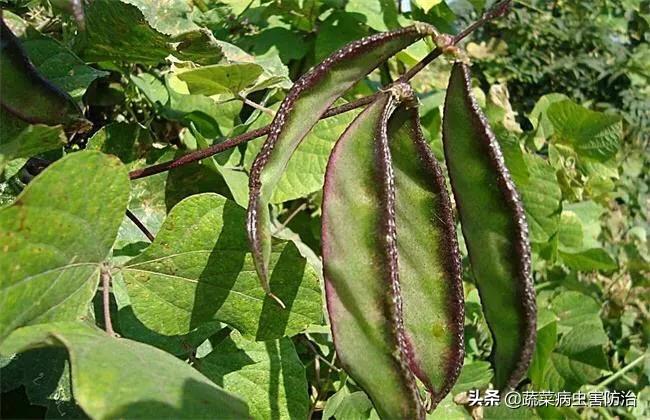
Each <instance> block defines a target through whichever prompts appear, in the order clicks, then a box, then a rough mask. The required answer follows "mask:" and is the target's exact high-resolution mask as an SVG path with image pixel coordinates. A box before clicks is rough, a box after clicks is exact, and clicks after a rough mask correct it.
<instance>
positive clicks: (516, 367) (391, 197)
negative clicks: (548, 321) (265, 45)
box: [247, 25, 536, 418]
mask: <svg viewBox="0 0 650 420" xmlns="http://www.w3.org/2000/svg"><path fill="white" fill-rule="evenodd" d="M428 35H437V32H436V31H435V30H434V29H433V28H432V27H429V26H426V25H418V26H412V27H408V28H404V29H400V30H397V31H393V32H387V33H382V34H377V35H373V36H370V37H367V38H364V39H361V40H359V41H356V42H354V43H352V44H349V45H348V46H346V47H344V48H342V49H341V50H339V51H337V52H336V53H334V54H333V55H332V56H330V57H329V58H327V59H326V60H325V61H324V62H322V63H321V64H319V65H318V66H316V67H315V68H314V69H313V70H311V71H310V72H309V73H307V74H306V75H305V76H303V77H302V78H301V79H299V80H298V81H297V82H296V84H295V85H294V86H293V88H292V89H291V90H290V91H289V93H288V95H287V97H286V98H285V100H284V101H283V103H282V104H281V106H280V109H279V111H278V113H277V115H276V117H275V119H274V121H273V123H272V125H271V130H270V134H269V136H268V138H267V140H266V142H265V144H264V146H263V148H262V150H261V152H260V153H259V155H258V156H257V158H256V160H255V162H254V164H253V166H252V169H251V174H250V200H249V208H248V219H247V231H248V234H249V240H250V243H251V247H252V251H253V258H254V260H255V264H256V268H257V271H258V274H259V278H260V280H261V284H262V287H263V288H264V290H265V291H266V292H267V294H268V295H269V296H270V297H271V298H274V299H275V300H276V301H278V303H279V304H281V305H284V304H283V303H282V302H281V301H280V300H279V299H278V298H277V297H275V295H273V292H272V290H271V289H270V287H269V282H268V279H269V272H268V267H269V258H270V249H271V240H272V238H271V233H270V232H271V231H270V220H269V217H270V215H269V209H268V204H269V199H270V197H271V195H272V193H273V189H274V187H275V185H276V184H277V183H278V180H279V178H280V176H281V175H282V172H283V171H284V169H285V168H286V166H287V163H288V161H289V159H290V158H291V156H292V154H293V152H294V151H295V150H296V148H297V147H298V146H299V145H300V143H301V142H302V140H303V139H304V138H305V136H306V135H307V133H308V132H309V130H310V129H311V128H312V127H313V126H314V125H315V124H316V122H317V121H318V120H319V119H320V118H321V116H322V115H323V114H324V113H325V111H326V110H327V109H328V107H330V106H331V105H332V104H333V103H334V102H335V101H336V100H337V99H338V98H339V97H340V96H341V95H342V94H343V93H344V92H345V91H346V90H348V89H349V88H350V87H351V86H352V85H354V84H355V83H356V82H358V81H359V80H361V79H363V78H364V77H365V76H366V75H367V74H368V73H369V72H370V71H372V70H373V69H374V68H376V67H377V66H379V65H380V64H381V63H382V62H384V61H385V60H386V59H388V58H389V57H390V56H392V55H393V54H395V53H397V52H398V51H400V50H401V49H403V48H405V47H407V46H408V45H410V44H411V43H413V42H415V41H417V40H419V39H421V38H423V37H425V36H428ZM443 144H444V150H445V158H446V166H447V169H448V174H449V178H450V181H451V185H452V190H453V193H454V198H455V202H456V207H457V210H458V216H459V219H460V224H461V227H462V232H463V235H464V237H465V242H466V244H467V249H468V253H469V258H470V263H471V266H472V270H473V273H474V277H475V281H476V286H477V288H478V290H479V294H480V296H481V301H482V304H483V310H484V313H485V318H486V320H487V323H488V326H489V328H490V331H491V333H492V338H493V350H492V361H493V365H494V369H495V377H494V380H493V383H494V386H495V387H497V388H499V389H506V388H512V387H515V386H517V384H518V383H519V382H520V381H521V379H522V378H523V376H524V375H525V374H526V370H527V368H528V365H529V363H530V359H531V356H532V351H533V349H534V345H535V331H536V329H535V318H536V316H535V314H536V309H535V294H534V289H533V285H532V278H531V273H530V249H529V244H528V243H529V242H528V233H527V226H526V220H525V217H524V214H523V210H522V205H521V203H520V200H519V198H518V194H517V191H516V189H515V187H514V185H513V183H512V181H511V179H510V176H509V173H508V170H507V168H506V166H505V164H504V160H503V157H502V155H501V152H500V148H499V144H498V142H497V140H496V139H495V137H494V135H493V134H492V131H491V129H490V127H489V125H488V123H487V121H486V119H485V117H484V115H483V114H482V112H481V110H480V108H479V107H478V106H477V104H476V101H475V99H474V98H473V96H472V92H471V75H470V72H469V67H468V66H467V65H466V64H463V63H462V62H458V63H456V64H455V65H454V67H453V69H452V72H451V78H450V81H449V87H448V90H447V99H446V102H445V107H444V121H443ZM322 245H323V268H324V277H325V287H326V297H327V307H328V312H329V318H330V324H331V329H332V334H333V338H334V344H335V347H336V351H337V354H338V356H339V360H340V363H341V365H342V366H343V367H344V368H345V370H346V371H347V372H348V373H349V374H350V376H351V377H352V378H353V379H354V380H355V382H356V383H357V384H358V385H359V386H360V387H361V388H363V389H364V390H365V391H366V393H367V394H368V395H369V396H370V398H371V400H372V401H373V403H374V405H375V408H376V409H377V411H378V413H379V414H380V416H381V417H382V418H424V417H425V414H426V411H427V410H429V411H430V410H432V409H433V408H435V406H436V405H437V403H438V402H439V401H440V400H441V399H442V398H444V397H445V395H446V394H448V393H449V391H450V390H451V388H452V386H453V384H454V382H455V381H456V379H457V378H458V375H459V373H460V370H461V367H462V363H463V355H464V346H463V324H464V298H463V286H462V274H461V264H460V252H459V248H458V242H457V240H456V230H455V222H454V217H453V211H452V204H451V200H450V197H449V194H448V192H447V187H446V183H445V178H444V176H443V173H442V170H441V168H440V165H439V164H438V162H437V161H436V159H435V157H434V155H433V154H432V152H431V150H430V149H429V146H428V144H427V141H426V140H425V139H424V136H423V134H422V130H421V128H420V120H419V116H418V104H417V99H416V97H415V94H414V92H413V91H412V89H411V87H410V86H409V85H408V84H405V83H396V84H394V85H393V86H392V87H391V88H389V89H387V90H386V91H383V92H381V93H380V94H378V95H376V96H375V98H374V100H373V101H372V102H371V103H370V104H369V105H368V106H367V107H366V108H365V109H364V110H363V111H362V112H361V113H360V114H359V115H358V116H357V117H356V119H355V120H354V121H353V122H352V123H351V124H350V126H349V127H348V128H347V129H346V130H345V132H344V133H343V134H342V135H341V137H340V139H339V140H338V142H337V143H336V146H335V148H334V150H333V151H332V154H331V155H330V158H329V162H328V165H327V170H326V175H325V187H324V193H323V216H322Z"/></svg>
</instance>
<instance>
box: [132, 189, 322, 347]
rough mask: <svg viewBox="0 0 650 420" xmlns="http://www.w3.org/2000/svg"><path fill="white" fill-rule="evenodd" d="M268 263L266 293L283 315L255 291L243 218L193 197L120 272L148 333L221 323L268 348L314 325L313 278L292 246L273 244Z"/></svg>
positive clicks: (211, 199)
mask: <svg viewBox="0 0 650 420" xmlns="http://www.w3.org/2000/svg"><path fill="white" fill-rule="evenodd" d="M272 260H273V264H272V265H273V267H274V269H273V270H272V272H273V274H272V277H271V286H272V288H273V290H274V291H276V293H277V294H278V296H281V297H282V298H283V299H284V300H285V303H286V304H287V309H284V310H283V309H282V308H280V307H279V306H278V305H277V304H276V303H274V302H273V301H272V300H271V299H269V298H268V297H266V296H265V294H264V291H263V290H260V289H259V288H258V287H256V286H255V285H256V283H257V279H256V275H255V272H254V267H253V262H252V258H251V256H250V251H249V249H248V245H247V242H246V235H245V231H244V210H243V209H242V208H241V207H239V206H237V205H236V204H234V202H232V201H228V200H226V199H225V198H223V197H220V196H218V195H215V194H201V195H195V196H192V197H190V198H188V199H186V200H184V201H182V202H181V203H180V204H179V205H178V206H176V207H175V208H173V209H172V211H171V212H170V214H169V216H168V217H167V220H165V223H164V224H163V226H162V227H161V229H160V232H159V233H158V235H157V237H156V240H155V241H154V243H153V244H152V245H151V246H150V247H149V248H147V249H146V250H145V251H144V252H143V253H142V254H141V255H139V256H138V257H136V258H135V259H132V260H130V261H129V262H127V263H126V264H125V265H124V267H122V268H121V272H122V274H123V276H124V281H125V283H126V286H127V289H128V293H129V297H130V299H131V304H132V305H133V310H134V312H135V314H136V316H137V317H138V318H139V319H140V320H141V321H142V323H143V324H144V325H146V326H147V327H148V328H150V329H151V330H153V331H156V332H158V333H160V334H165V335H178V334H187V333H188V332H189V331H191V330H192V329H194V328H195V327H197V326H200V325H201V324H204V323H206V322H212V321H221V322H224V323H227V324H229V325H231V326H233V327H234V328H236V329H238V330H239V331H241V332H242V333H243V334H244V335H245V336H247V337H253V338H255V339H256V340H269V339H274V338H279V337H282V336H285V335H294V334H296V333H299V332H301V331H303V330H304V329H305V328H306V327H307V326H309V325H310V324H318V323H320V321H321V298H320V290H319V285H318V280H317V276H316V273H315V272H314V271H313V270H312V269H311V268H310V267H308V266H307V265H306V262H305V260H304V259H303V258H302V257H301V256H300V254H299V253H298V251H297V249H296V248H295V246H294V245H292V244H277V245H276V246H275V247H274V250H273V258H272ZM244 308H245V309H244Z"/></svg>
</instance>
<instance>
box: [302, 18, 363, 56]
mask: <svg viewBox="0 0 650 420" xmlns="http://www.w3.org/2000/svg"><path fill="white" fill-rule="evenodd" d="M366 35H368V28H367V27H366V26H364V25H363V24H362V23H360V22H359V21H358V20H357V19H355V17H354V16H352V15H351V14H350V13H342V12H338V11H334V12H333V13H332V15H331V16H328V17H327V19H325V21H324V22H322V23H321V24H320V26H319V28H318V32H316V41H315V45H314V53H315V54H316V61H320V60H323V59H324V58H325V57H327V56H328V55H330V54H331V53H333V52H334V51H336V50H338V49H339V48H341V47H342V46H344V45H345V44H348V43H350V42H352V41H354V40H356V39H359V38H363V37H364V36H366Z"/></svg>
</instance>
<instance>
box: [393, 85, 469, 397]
mask: <svg viewBox="0 0 650 420" xmlns="http://www.w3.org/2000/svg"><path fill="white" fill-rule="evenodd" d="M407 86H408V85H407ZM388 140H389V144H390V152H391V156H392V162H393V172H394V174H395V175H394V177H395V217H396V223H395V224H396V226H397V251H398V259H399V281H400V285H401V291H402V301H403V307H404V311H403V316H404V327H405V330H406V338H407V341H408V343H409V344H410V347H411V348H412V355H413V357H412V360H411V365H412V366H411V369H412V370H413V372H414V373H415V375H416V376H417V377H418V379H420V381H422V382H423V383H424V385H425V386H426V388H427V389H428V390H429V393H430V394H431V401H430V403H431V408H434V407H435V405H436V404H437V403H438V402H440V400H442V399H443V398H444V397H445V396H446V395H447V394H448V393H449V391H450V390H451V387H452V386H453V384H454V383H455V382H456V379H457V378H458V375H459V374H460V369H461V367H462V365H463V356H464V345H463V325H464V321H465V314H464V299H463V285H462V269H461V262H460V251H459V249H458V242H457V239H456V228H455V223H454V218H453V214H452V207H451V202H450V199H449V193H448V192H447V186H446V184H445V178H444V176H443V174H442V170H441V169H440V165H439V164H438V162H437V160H436V158H435V157H434V155H433V152H432V151H431V149H430V148H429V145H428V144H427V142H426V140H425V139H424V136H423V133H422V129H421V126H420V117H419V115H418V109H417V106H416V104H415V103H412V102H411V103H409V102H408V101H407V102H406V103H405V106H400V107H398V108H397V109H396V110H395V112H394V114H393V116H392V117H391V119H390V121H389V124H388Z"/></svg>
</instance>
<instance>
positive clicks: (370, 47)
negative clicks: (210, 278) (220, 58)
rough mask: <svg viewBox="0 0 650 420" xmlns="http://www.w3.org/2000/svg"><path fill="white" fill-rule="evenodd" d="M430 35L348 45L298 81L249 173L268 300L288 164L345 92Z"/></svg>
mask: <svg viewBox="0 0 650 420" xmlns="http://www.w3.org/2000/svg"><path fill="white" fill-rule="evenodd" d="M432 33H434V30H433V28H432V27H430V26H428V25H422V24H418V25H415V26H410V27H407V28H403V29H399V30H396V31H392V32H385V33H380V34H376V35H372V36H369V37H366V38H363V39H361V40H359V41H355V42H352V43H351V44H349V45H347V46H345V47H343V48H342V49H340V50H339V51H337V52H335V53H334V54H332V55H331V56H330V57H328V58H327V59H325V60H324V61H323V62H322V63H321V64H319V65H318V66H316V67H315V68H313V69H312V70H311V71H309V72H308V73H306V74H305V75H304V76H302V77H301V78H300V79H299V80H298V81H297V82H296V83H295V84H294V86H293V87H292V88H291V90H290V91H289V93H288V94H287V97H286V98H285V99H284V101H283V102H282V104H281V105H280V108H279V110H278V112H277V114H276V116H275V118H274V120H273V123H272V124H271V129H270V133H269V136H268V138H267V139H266V142H265V143H264V146H263V147H262V150H261V151H260V153H259V154H258V156H257V158H256V159H255V162H253V165H252V167H251V173H250V181H249V188H250V197H249V205H248V217H247V230H248V236H249V241H250V243H251V247H252V250H253V258H254V260H255V265H256V269H257V272H258V275H259V277H260V282H261V284H262V286H263V287H264V289H265V291H266V292H267V293H268V294H270V295H271V296H273V295H272V294H271V293H270V290H269V286H268V263H269V256H270V250H271V232H270V227H269V210H268V204H269V200H270V198H271V196H272V194H273V189H274V188H275V186H276V185H277V183H278V181H279V179H280V176H281V175H282V172H283V171H284V170H285V168H286V166H287V163H288V161H289V159H290V158H291V156H292V155H293V153H294V151H295V150H296V148H297V147H298V145H299V144H300V143H301V142H302V140H303V139H304V137H305V136H306V135H307V133H308V132H309V130H311V128H312V127H313V126H314V125H315V124H316V123H317V122H318V120H319V119H320V117H321V116H322V115H323V114H324V113H325V111H326V110H327V109H328V108H329V107H330V106H331V105H332V104H333V103H334V102H335V101H336V100H337V99H338V98H339V97H340V96H341V95H342V94H343V93H345V91H347V90H348V89H349V88H351V87H352V86H353V85H354V84H355V83H357V82H358V81H359V80H361V79H363V78H364V77H365V76H366V75H367V74H368V73H370V72H371V71H372V70H373V69H375V68H376V67H377V66H379V65H380V64H381V63H383V62H384V61H385V60H387V59H388V58H390V57H391V56H392V55H394V54H396V53H397V52H399V51H401V50H402V49H404V48H406V47H407V46H409V45H410V44H412V43H414V42H415V41H417V40H419V39H421V38H423V37H424V36H426V35H430V34H432Z"/></svg>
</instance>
